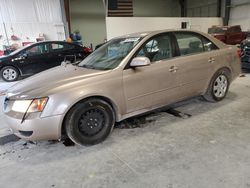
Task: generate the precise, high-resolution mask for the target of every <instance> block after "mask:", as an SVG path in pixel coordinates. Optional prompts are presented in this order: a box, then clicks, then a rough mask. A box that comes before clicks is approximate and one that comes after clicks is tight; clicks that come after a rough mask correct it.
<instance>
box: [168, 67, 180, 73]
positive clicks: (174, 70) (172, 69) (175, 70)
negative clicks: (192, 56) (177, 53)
mask: <svg viewBox="0 0 250 188" xmlns="http://www.w3.org/2000/svg"><path fill="white" fill-rule="evenodd" d="M177 70H178V67H176V66H171V67H170V68H169V72H177Z"/></svg>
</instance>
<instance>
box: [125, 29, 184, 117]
mask: <svg viewBox="0 0 250 188" xmlns="http://www.w3.org/2000/svg"><path fill="white" fill-rule="evenodd" d="M171 38H172V37H171V35H170V34H163V35H157V36H155V37H152V38H151V39H149V40H148V41H147V42H146V43H145V44H143V45H142V47H141V49H140V50H139V52H138V53H137V54H135V56H137V57H141V56H143V57H148V58H149V59H150V60H151V63H152V64H151V65H150V66H145V67H137V68H127V69H125V70H124V71H123V83H124V93H125V99H126V105H127V113H132V112H134V111H138V110H146V109H151V108H154V107H158V106H163V105H165V104H169V103H171V102H173V101H175V100H178V96H179V94H178V83H177V77H176V71H175V70H174V65H175V63H176V58H173V56H174V53H173V48H172V45H171Z"/></svg>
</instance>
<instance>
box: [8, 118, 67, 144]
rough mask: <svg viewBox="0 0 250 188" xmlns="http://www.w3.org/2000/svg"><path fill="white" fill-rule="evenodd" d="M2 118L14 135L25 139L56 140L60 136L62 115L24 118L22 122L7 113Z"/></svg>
mask: <svg viewBox="0 0 250 188" xmlns="http://www.w3.org/2000/svg"><path fill="white" fill-rule="evenodd" d="M4 119H5V121H6V123H7V124H8V125H9V126H10V128H11V130H12V131H13V133H14V134H15V135H16V136H18V137H20V138H23V139H26V140H58V139H60V137H61V124H62V119H63V116H62V115H57V116H51V117H44V118H40V117H37V118H34V119H26V120H25V121H24V122H23V123H21V119H16V118H14V117H11V116H9V115H7V114H5V115H4Z"/></svg>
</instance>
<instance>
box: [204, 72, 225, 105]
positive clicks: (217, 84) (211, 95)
mask: <svg viewBox="0 0 250 188" xmlns="http://www.w3.org/2000/svg"><path fill="white" fill-rule="evenodd" d="M229 78H230V73H229V71H228V70H224V69H223V70H220V71H218V72H217V73H216V74H215V75H214V77H213V78H212V80H211V82H210V85H209V88H208V90H207V92H206V94H205V95H204V96H203V97H204V98H205V99H206V100H207V101H210V102H217V101H221V100H222V99H224V98H225V97H226V95H227V92H228V89H229V85H230V79H229Z"/></svg>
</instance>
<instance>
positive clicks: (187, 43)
mask: <svg viewBox="0 0 250 188" xmlns="http://www.w3.org/2000/svg"><path fill="white" fill-rule="evenodd" d="M175 36H176V40H177V43H178V46H179V50H180V55H181V56H183V55H189V54H197V53H201V52H204V48H203V43H202V39H201V37H200V36H199V35H197V34H195V33H185V32H180V33H175Z"/></svg>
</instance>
